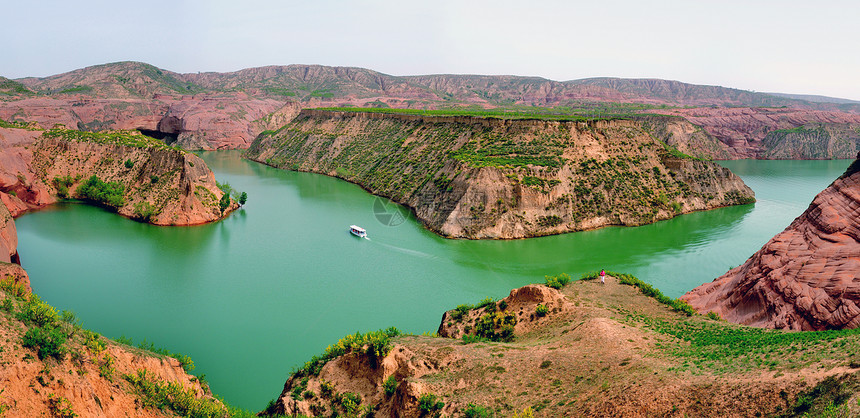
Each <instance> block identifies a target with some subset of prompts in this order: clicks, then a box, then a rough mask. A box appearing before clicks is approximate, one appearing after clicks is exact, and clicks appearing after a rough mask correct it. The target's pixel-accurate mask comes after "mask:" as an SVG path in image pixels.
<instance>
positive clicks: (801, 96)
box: [764, 93, 860, 104]
mask: <svg viewBox="0 0 860 418" xmlns="http://www.w3.org/2000/svg"><path fill="white" fill-rule="evenodd" d="M764 94H769V95H771V96H778V97H787V98H789V99H796V100H805V101H807V102H815V103H839V104H860V101H857V100H850V99H840V98H838V97H828V96H817V95H814V94H788V93H764Z"/></svg>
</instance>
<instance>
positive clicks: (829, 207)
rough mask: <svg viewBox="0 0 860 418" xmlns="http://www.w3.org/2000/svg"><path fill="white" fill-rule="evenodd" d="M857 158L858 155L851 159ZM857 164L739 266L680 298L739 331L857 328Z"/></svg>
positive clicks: (859, 231) (859, 198) (859, 244)
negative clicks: (749, 328) (754, 328)
mask: <svg viewBox="0 0 860 418" xmlns="http://www.w3.org/2000/svg"><path fill="white" fill-rule="evenodd" d="M857 157H858V158H860V154H858V156H857ZM858 279H860V159H858V160H855V161H854V163H853V164H851V166H850V167H849V168H848V170H847V171H846V172H845V174H843V175H842V176H841V177H840V178H838V179H837V180H836V181H834V182H833V184H831V185H830V186H829V187H828V188H827V189H825V190H824V191H822V192H821V193H819V194H818V196H816V197H815V199H814V200H813V201H812V203H811V204H810V205H809V207H808V208H807V209H806V211H805V212H804V213H803V214H801V215H800V216H799V217H797V218H796V219H795V220H794V221H793V222H792V223H791V225H789V226H788V227H787V228H786V229H785V230H784V231H783V232H781V233H779V234H777V235H776V236H775V237H773V238H772V239H771V240H770V241H768V242H767V243H766V244H765V245H764V246H763V247H762V249H761V250H759V251H758V252H756V253H755V254H753V255H752V257H750V258H749V259H748V260H747V261H746V262H745V263H744V264H743V265H741V266H739V267H736V268H734V269H732V270H730V271H729V272H728V273H726V274H725V275H723V276H721V277H719V278H717V279H716V280H714V281H713V282H711V283H706V284H703V285H701V286H699V287H697V288H695V289H693V290H691V291H690V292H688V293H687V294H685V295H684V296H683V297H682V298H683V299H684V300H687V301H688V302H689V303H690V305H692V306H693V307H694V308H695V309H696V310H698V311H700V312H703V313H705V312H710V311H713V312H716V313H717V314H719V315H720V316H721V317H723V318H725V319H726V320H728V321H731V322H736V323H740V324H746V325H752V326H758V327H766V328H779V329H791V330H804V331H808V330H825V329H843V328H857V326H858V325H860V308H858V304H860V280H858Z"/></svg>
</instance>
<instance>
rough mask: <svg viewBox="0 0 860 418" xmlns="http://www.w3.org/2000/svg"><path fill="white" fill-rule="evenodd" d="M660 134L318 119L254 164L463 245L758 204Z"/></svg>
mask: <svg viewBox="0 0 860 418" xmlns="http://www.w3.org/2000/svg"><path fill="white" fill-rule="evenodd" d="M667 121H668V122H669V124H671V125H672V126H673V128H671V129H675V128H676V127H677V126H676V125H678V124H683V123H684V122H683V121H681V120H677V119H667ZM658 123H661V122H660V120H659V119H648V120H647V121H636V120H600V121H588V122H572V121H571V122H568V121H550V120H535V119H529V120H504V119H494V118H480V117H470V116H422V115H404V114H395V115H392V114H379V113H365V112H334V111H322V110H312V109H311V110H303V111H302V112H301V114H300V115H299V116H298V117H296V119H294V120H293V121H292V122H291V123H289V124H287V125H285V126H283V127H282V128H280V129H279V130H277V131H274V132H267V133H264V134H263V135H261V136H260V137H258V138H257V139H256V140H255V141H254V143H253V144H252V146H251V148H249V150H248V153H247V156H248V157H249V158H251V159H253V160H255V161H259V162H263V163H266V164H269V165H272V166H275V167H280V168H286V169H292V170H301V171H311V172H317V173H323V174H327V175H331V176H337V177H340V178H343V179H345V180H348V181H351V182H354V183H357V184H359V185H361V186H362V187H364V188H366V189H368V190H369V191H370V192H372V193H374V194H377V195H381V196H385V197H389V198H391V199H393V200H394V201H396V202H398V203H401V204H404V205H406V206H408V207H411V208H413V210H414V211H415V213H416V215H417V217H418V219H420V220H421V221H422V222H423V223H424V224H425V225H426V226H427V227H428V228H429V229H431V230H433V231H435V232H437V233H439V234H441V235H443V236H446V237H454V238H501V239H508V238H524V237H531V236H540V235H549V234H558V233H564V232H570V231H580V230H586V229H594V228H600V227H603V226H608V225H642V224H646V223H651V222H654V221H658V220H662V219H669V218H672V217H674V216H676V215H678V214H681V213H687V212H691V211H695V210H705V209H712V208H716V207H720V206H727V205H734V204H739V203H749V202H752V201H754V197H753V192H752V190H750V189H749V188H748V187H747V186H746V185H745V184H743V182H742V181H741V179H740V178H739V177H737V176H735V175H734V174H733V173H732V172H731V171H729V170H728V169H726V168H723V167H720V166H719V165H717V164H714V163H712V162H708V161H701V160H697V159H694V158H690V157H687V156H685V155H683V154H682V153H680V152H678V151H677V150H676V149H674V148H673V147H672V146H670V145H667V144H666V143H664V142H662V141H661V140H659V139H658V138H656V137H655V136H654V135H652V133H651V131H652V130H653V129H654V125H655V124H658ZM690 129H691V130H695V128H694V127H690ZM664 131H665V129H664Z"/></svg>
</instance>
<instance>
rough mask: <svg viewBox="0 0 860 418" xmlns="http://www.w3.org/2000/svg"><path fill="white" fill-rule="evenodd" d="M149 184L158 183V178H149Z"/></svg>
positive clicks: (153, 176) (154, 176)
mask: <svg viewBox="0 0 860 418" xmlns="http://www.w3.org/2000/svg"><path fill="white" fill-rule="evenodd" d="M149 182H150V183H152V184H155V183H158V176H156V175H155V174H153V175H151V176H149Z"/></svg>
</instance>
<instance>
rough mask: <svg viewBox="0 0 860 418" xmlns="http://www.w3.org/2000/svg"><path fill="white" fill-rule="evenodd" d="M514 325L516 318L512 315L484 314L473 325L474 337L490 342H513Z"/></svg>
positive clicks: (499, 313)
mask: <svg viewBox="0 0 860 418" xmlns="http://www.w3.org/2000/svg"><path fill="white" fill-rule="evenodd" d="M516 324H517V317H516V315H514V314H512V313H504V312H495V313H486V314H484V316H482V317H481V318H479V319H478V322H477V323H476V324H475V335H477V336H478V337H482V338H486V339H488V340H490V341H505V342H510V341H513V340H514V325H516Z"/></svg>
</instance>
